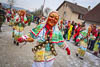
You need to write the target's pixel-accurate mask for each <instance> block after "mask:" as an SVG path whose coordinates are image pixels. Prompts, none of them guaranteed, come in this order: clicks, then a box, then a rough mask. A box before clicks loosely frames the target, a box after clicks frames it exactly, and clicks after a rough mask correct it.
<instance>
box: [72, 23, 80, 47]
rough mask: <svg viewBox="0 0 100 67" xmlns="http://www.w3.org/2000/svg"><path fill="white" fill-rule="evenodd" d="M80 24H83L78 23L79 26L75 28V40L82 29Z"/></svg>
mask: <svg viewBox="0 0 100 67" xmlns="http://www.w3.org/2000/svg"><path fill="white" fill-rule="evenodd" d="M80 26H81V25H80V24H79V23H78V27H77V28H76V29H75V34H74V36H73V39H74V41H75V42H76V39H77V37H78V36H79V34H80V29H81V27H80ZM75 45H77V44H75Z"/></svg>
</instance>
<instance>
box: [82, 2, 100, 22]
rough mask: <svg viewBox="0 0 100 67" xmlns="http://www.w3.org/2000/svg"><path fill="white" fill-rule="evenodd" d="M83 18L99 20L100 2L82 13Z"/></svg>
mask: <svg viewBox="0 0 100 67" xmlns="http://www.w3.org/2000/svg"><path fill="white" fill-rule="evenodd" d="M83 18H84V20H87V21H93V22H100V3H99V4H98V5H97V6H95V7H94V8H93V9H92V10H90V11H89V12H88V13H87V14H86V15H84V17H83Z"/></svg>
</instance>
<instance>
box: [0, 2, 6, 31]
mask: <svg viewBox="0 0 100 67" xmlns="http://www.w3.org/2000/svg"><path fill="white" fill-rule="evenodd" d="M5 15H6V13H5V11H4V10H3V9H2V4H1V3H0V32H2V31H1V26H2V24H3V23H4V21H5Z"/></svg>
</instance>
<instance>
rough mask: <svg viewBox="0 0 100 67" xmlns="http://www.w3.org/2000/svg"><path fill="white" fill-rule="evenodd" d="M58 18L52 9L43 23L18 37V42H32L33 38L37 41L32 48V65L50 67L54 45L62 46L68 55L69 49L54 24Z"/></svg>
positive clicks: (54, 52) (53, 56) (53, 55)
mask: <svg viewBox="0 0 100 67" xmlns="http://www.w3.org/2000/svg"><path fill="white" fill-rule="evenodd" d="M58 19H59V15H58V13H57V12H55V11H53V12H51V13H50V14H49V16H48V18H47V21H46V23H45V24H40V25H38V26H37V27H36V28H33V29H32V30H31V31H30V33H29V34H28V35H24V36H22V37H20V38H19V39H18V41H19V42H20V43H21V42H24V41H27V42H33V41H34V39H37V41H38V43H37V44H36V46H35V47H34V48H33V49H32V51H33V53H34V63H33V65H32V67H51V66H52V64H53V62H54V59H55V56H56V55H57V53H56V50H55V45H58V46H59V47H61V48H63V49H64V50H66V51H67V54H68V55H70V50H69V48H68V46H67V45H66V42H65V41H64V39H63V36H62V33H61V32H60V31H59V29H58V27H57V25H56V24H57V22H58Z"/></svg>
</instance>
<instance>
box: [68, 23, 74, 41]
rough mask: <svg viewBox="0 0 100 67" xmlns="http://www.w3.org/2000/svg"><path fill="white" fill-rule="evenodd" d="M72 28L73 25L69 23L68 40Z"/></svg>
mask: <svg viewBox="0 0 100 67" xmlns="http://www.w3.org/2000/svg"><path fill="white" fill-rule="evenodd" d="M72 28H73V25H72V24H71V25H70V27H69V30H68V39H67V40H68V41H69V40H70V37H71V33H72Z"/></svg>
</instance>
